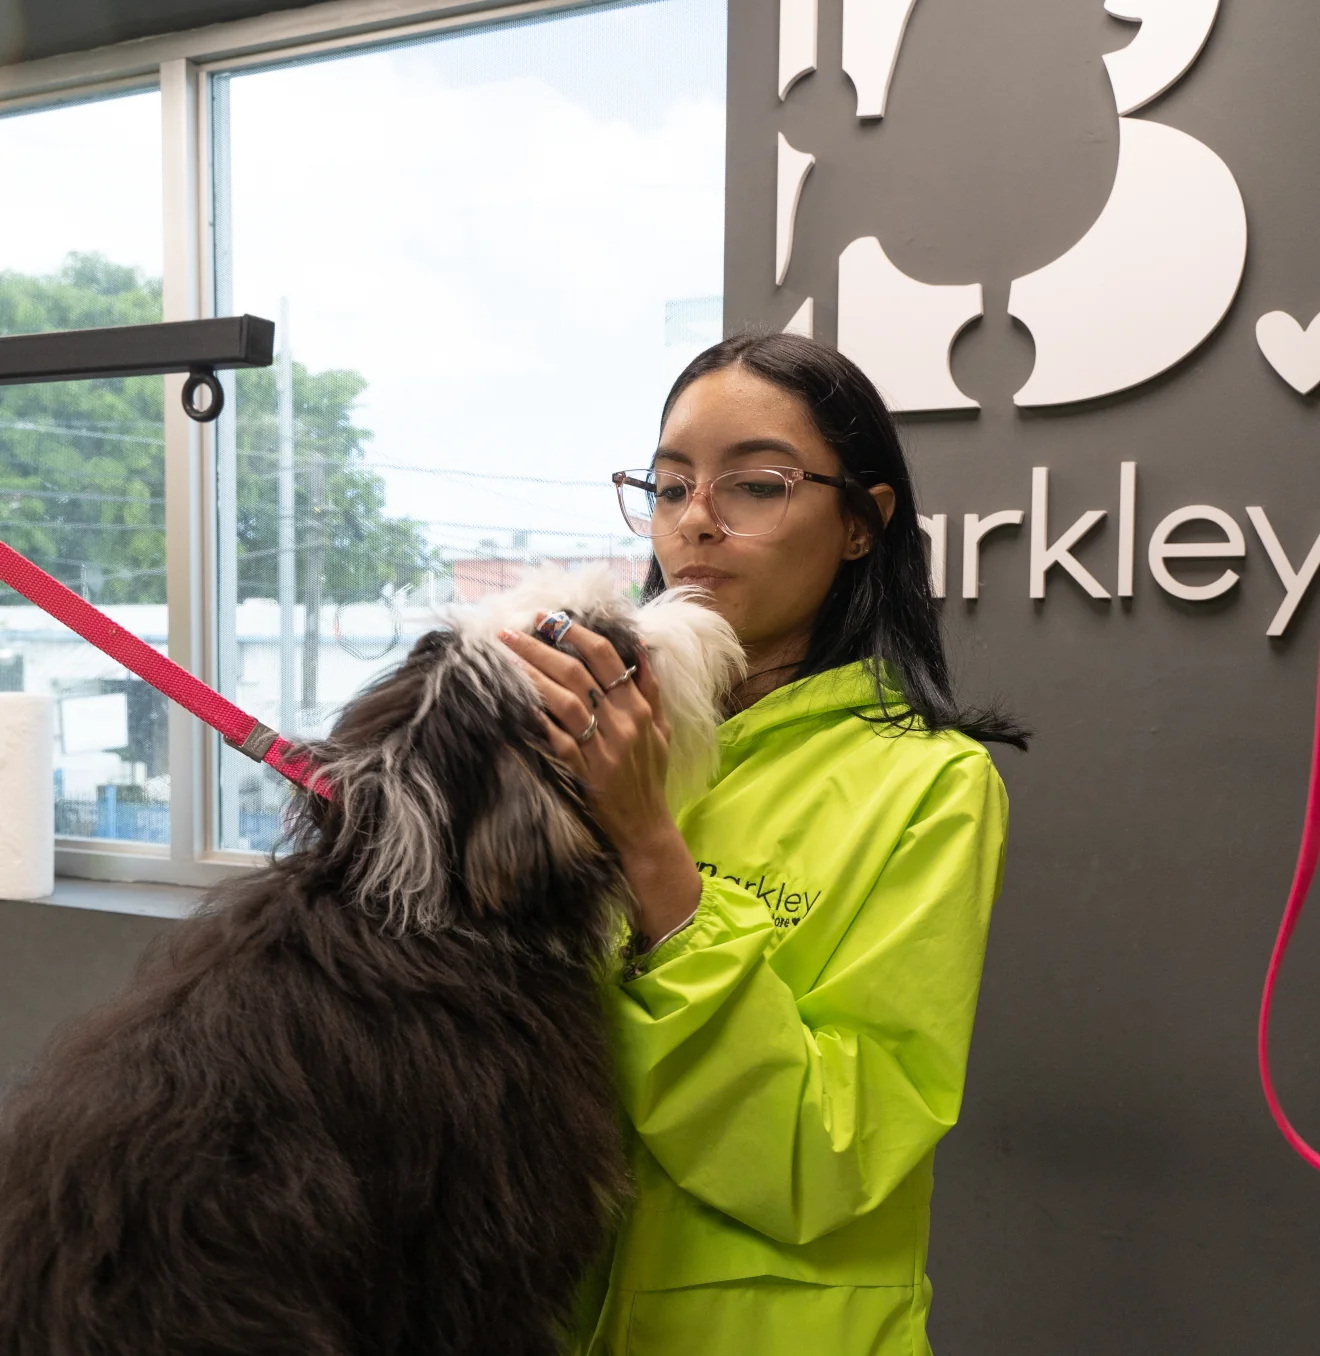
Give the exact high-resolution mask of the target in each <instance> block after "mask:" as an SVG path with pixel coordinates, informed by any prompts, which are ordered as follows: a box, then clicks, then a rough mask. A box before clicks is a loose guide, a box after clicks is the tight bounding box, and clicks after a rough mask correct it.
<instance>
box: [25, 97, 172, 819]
mask: <svg viewBox="0 0 1320 1356" xmlns="http://www.w3.org/2000/svg"><path fill="white" fill-rule="evenodd" d="M160 164H161V108H160V95H159V93H158V92H157V91H155V90H152V91H150V92H145V93H141V92H140V93H133V94H130V95H126V96H121V97H118V98H113V99H103V100H99V101H96V102H89V103H81V104H75V105H71V106H64V107H60V108H55V109H43V110H40V111H36V112H28V113H16V114H12V115H10V116H7V117H4V118H0V177H2V178H3V180H4V182H5V183H6V184H8V185H21V193H17V194H15V195H14V196H12V197H10V198H9V200H8V202H7V203H6V205H5V208H4V210H3V212H0V265H2V266H3V271H0V333H5V334H15V333H30V332H32V331H36V330H49V329H84V328H89V327H93V326H101V325H127V324H145V323H148V322H151V321H158V320H159V319H160V318H161V274H162V247H161V226H162V209H161V173H160ZM163 389H164V383H163V381H162V379H161V378H159V377H140V378H135V379H132V380H118V381H96V382H65V383H50V384H45V385H27V386H0V537H2V538H3V539H4V540H5V541H6V542H8V543H9V544H10V545H12V546H13V547H14V548H15V549H16V550H19V551H21V552H23V553H24V554H25V555H28V556H30V557H31V558H32V559H34V560H35V561H36V562H37V564H39V565H40V566H42V568H44V569H46V570H48V571H49V572H50V573H51V574H53V575H55V576H56V578H58V579H60V580H62V581H63V582H64V583H66V584H68V585H69V586H70V587H71V588H73V589H75V590H76V591H78V592H79V593H81V594H82V595H83V596H84V597H86V598H88V599H89V600H90V601H92V602H93V603H95V604H96V605H97V606H98V607H102V608H105V609H106V610H107V611H109V612H110V613H111V615H112V616H113V617H114V618H115V620H116V621H118V622H119V623H120V624H121V625H122V626H124V627H125V628H126V629H128V630H131V631H133V632H135V633H136V634H137V635H139V636H141V637H142V638H143V639H145V640H147V641H149V642H151V643H152V644H154V645H156V646H158V647H159V648H160V649H162V650H163V649H164V647H165V637H166V608H165V527H164V523H165V516H164V451H163V449H164V441H163V404H162V401H163ZM0 690H3V691H24V690H26V691H29V692H48V693H50V694H51V697H52V699H53V702H54V706H55V729H56V737H55V786H54V788H53V793H54V795H55V820H56V832H57V833H58V834H63V835H69V836H74V837H92V838H109V839H130V840H136V841H139V842H143V843H156V844H163V843H166V842H168V839H169V796H170V776H169V764H168V753H169V750H168V742H167V733H166V703H165V699H164V698H163V697H162V696H161V695H160V694H159V693H157V692H155V691H154V690H153V689H151V688H149V687H148V686H147V685H146V684H145V683H142V682H140V681H138V680H137V679H135V678H132V677H131V675H126V674H125V671H124V670H123V669H122V668H121V667H120V666H119V665H117V664H115V663H114V662H113V661H112V660H110V659H108V658H106V657H105V656H104V655H102V654H101V653H100V651H98V650H96V649H95V648H93V647H92V646H90V645H88V644H86V643H85V642H84V641H82V640H81V639H79V638H78V637H77V636H76V635H74V633H73V632H71V631H69V630H67V629H66V628H65V627H64V626H62V625H61V624H60V623H58V622H56V621H54V620H53V619H51V618H50V617H48V616H47V615H46V614H45V613H44V612H41V611H40V610H39V609H37V608H35V607H32V606H30V605H28V603H27V602H26V600H25V599H23V598H22V597H20V596H19V595H18V594H16V593H14V592H13V591H12V590H11V589H9V588H7V587H6V586H5V585H3V584H0Z"/></svg>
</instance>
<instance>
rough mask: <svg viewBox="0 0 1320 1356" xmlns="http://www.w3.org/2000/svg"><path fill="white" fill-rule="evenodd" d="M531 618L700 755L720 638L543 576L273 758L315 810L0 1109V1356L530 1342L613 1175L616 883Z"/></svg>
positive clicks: (453, 1350) (564, 1282)
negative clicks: (615, 663)
mask: <svg viewBox="0 0 1320 1356" xmlns="http://www.w3.org/2000/svg"><path fill="white" fill-rule="evenodd" d="M538 605H541V606H545V607H567V608H568V609H569V610H570V611H571V612H572V614H573V615H574V616H575V617H576V618H577V619H578V620H580V621H581V622H582V623H583V624H585V625H588V626H590V627H591V628H592V629H594V630H598V631H600V632H601V633H603V634H605V635H606V636H607V637H608V638H609V639H610V640H611V641H612V642H613V643H614V644H615V646H616V648H617V649H618V650H619V652H620V654H621V656H622V657H623V659H624V661H625V663H630V662H632V660H633V658H634V656H635V653H636V648H637V642H638V640H639V639H643V640H644V641H645V643H646V646H647V652H648V654H650V655H651V656H652V657H653V659H654V662H655V666H656V669H657V671H658V673H659V676H660V680H661V684H662V690H663V691H664V693H665V697H666V702H667V712H668V715H669V717H670V719H671V721H672V723H673V726H674V738H673V749H674V764H675V777H676V779H677V782H684V781H686V783H687V784H688V785H689V786H690V785H691V784H692V782H693V780H694V779H697V780H699V779H700V778H702V777H703V776H705V775H706V774H707V772H708V770H709V767H708V763H709V758H710V756H711V751H712V749H713V732H714V724H715V721H716V718H717V711H718V706H717V703H718V702H719V700H720V697H721V695H722V693H723V692H724V691H725V690H726V689H727V687H728V685H729V684H730V683H731V682H732V681H733V679H734V677H735V676H736V671H737V667H738V663H739V660H740V657H741V655H740V651H739V650H738V646H737V642H736V640H735V639H734V638H733V636H732V633H731V632H730V631H729V630H728V628H727V627H726V626H725V625H724V623H723V622H721V621H720V620H719V619H718V618H717V617H715V615H714V614H713V613H711V612H710V611H708V610H706V609H705V608H702V607H700V606H699V605H697V604H696V603H694V602H692V601H690V600H684V599H681V598H680V599H677V600H671V601H667V602H661V603H657V604H651V605H649V606H648V607H646V608H643V609H639V610H635V609H633V608H631V607H630V606H628V605H626V604H625V603H623V602H622V601H621V600H619V599H617V598H614V597H612V596H611V594H610V591H609V589H608V585H607V581H606V580H605V579H603V578H602V577H601V576H600V575H585V576H577V575H573V576H566V575H561V576H558V577H542V578H540V579H538V580H536V581H535V582H534V583H533V584H532V585H531V586H530V587H529V588H528V589H525V590H523V591H521V592H520V593H519V594H518V595H515V596H513V597H511V598H507V599H505V600H502V601H501V602H500V603H499V605H498V606H496V607H493V608H489V609H485V610H484V611H477V612H475V613H473V614H472V615H470V616H457V617H454V618H452V619H451V620H450V622H449V624H448V625H447V626H445V627H444V628H442V629H438V630H434V631H431V632H429V633H428V634H426V635H424V636H422V637H421V639H419V640H418V641H417V643H416V644H415V645H414V647H413V649H412V651H411V653H410V654H409V656H408V658H407V659H406V660H405V661H404V663H403V664H402V665H401V666H400V667H399V668H398V669H397V670H396V671H395V672H393V673H391V674H389V675H388V676H387V677H385V678H383V679H381V680H380V681H378V682H376V683H375V684H374V685H373V686H372V687H370V688H369V689H367V690H366V691H365V692H363V693H362V694H361V695H360V696H358V697H357V698H356V699H355V700H353V701H352V702H351V703H350V704H349V705H348V706H347V707H346V708H345V710H344V712H343V714H342V716H341V718H340V720H339V721H338V723H337V724H336V725H335V727H334V729H333V731H332V732H331V733H330V735H329V736H328V738H326V739H325V740H324V741H318V742H315V743H309V744H306V745H303V746H300V747H301V750H302V751H304V752H305V753H306V754H307V755H308V756H311V757H312V758H314V759H315V760H316V761H317V762H318V763H320V764H322V765H323V775H324V776H325V777H326V779H327V780H328V781H329V782H330V783H331V785H332V786H333V788H334V797H333V799H328V800H327V799H322V798H320V797H317V796H314V795H309V794H303V795H301V796H300V797H299V798H298V800H297V801H296V803H295V807H294V812H293V818H292V820H291V829H290V835H291V843H290V846H291V849H292V850H291V851H290V852H289V853H288V854H287V855H284V856H282V857H280V858H278V859H272V861H271V863H270V864H269V865H267V866H266V867H264V868H262V869H261V870H259V871H256V872H254V873H252V874H250V875H247V876H244V877H242V878H239V879H238V880H236V881H234V882H231V883H229V884H227V885H225V886H223V887H220V888H219V889H217V890H215V891H213V892H212V893H211V894H210V896H209V897H208V900H207V902H206V904H205V906H204V908H203V909H202V911H201V912H200V913H199V915H198V916H196V917H194V918H193V919H191V920H189V921H188V922H186V923H185V924H183V925H182V926H181V927H179V928H178V929H177V930H176V931H175V932H174V933H173V934H172V935H171V936H169V937H168V938H167V939H166V940H165V942H164V943H162V944H160V945H158V946H156V947H155V948H154V949H153V950H152V951H150V952H149V954H148V956H147V957H146V958H145V960H144V962H143V964H142V966H141V967H140V970H139V973H138V975H137V977H136V979H135V981H134V982H133V984H132V985H131V986H130V987H129V989H128V990H127V991H126V992H125V993H124V994H123V996H121V997H120V998H119V999H118V1000H117V1001H115V1002H112V1003H110V1004H109V1005H107V1006H105V1007H103V1008H101V1009H99V1010H97V1011H95V1012H93V1013H92V1014H91V1015H90V1016H88V1017H86V1018H84V1019H82V1020H81V1021H79V1022H78V1023H77V1024H75V1025H73V1026H72V1027H71V1028H69V1029H68V1030H66V1031H65V1032H63V1033H62V1034H61V1035H60V1036H59V1038H58V1039H57V1040H56V1041H55V1042H54V1043H53V1045H52V1047H51V1049H50V1050H49V1051H48V1052H47V1054H46V1056H45V1058H44V1062H43V1063H42V1064H41V1065H40V1066H39V1067H38V1069H37V1071H36V1072H35V1074H34V1075H32V1076H31V1077H30V1078H29V1080H28V1081H27V1082H26V1084H25V1085H23V1086H22V1087H20V1089H19V1090H18V1091H17V1092H16V1093H15V1094H14V1095H13V1096H12V1097H11V1099H10V1100H9V1102H8V1103H7V1105H6V1106H5V1108H4V1111H3V1115H2V1116H0V1353H2V1356H239V1354H240V1353H242V1354H243V1356H255V1353H261V1356H286V1354H287V1356H350V1354H351V1356H376V1354H377V1353H379V1356H386V1354H387V1353H388V1354H390V1356H440V1353H445V1356H460V1354H461V1353H477V1352H482V1353H510V1354H514V1353H519V1354H520V1353H529V1354H530V1353H549V1352H551V1351H553V1350H554V1349H555V1348H556V1345H557V1340H558V1335H559V1334H560V1332H561V1331H562V1327H563V1324H564V1323H565V1322H566V1320H567V1316H568V1313H569V1309H570V1306H571V1302H572V1298H573V1294H574V1291H575V1287H576V1285H577V1283H578V1281H579V1279H580V1277H581V1275H582V1273H583V1271H584V1269H585V1268H586V1267H587V1266H588V1265H589V1264H590V1263H591V1262H592V1260H593V1259H594V1258H595V1257H597V1256H598V1255H599V1254H600V1253H601V1251H602V1249H603V1248H604V1246H605V1245H606V1242H607V1237H608V1229H609V1224H610V1220H611V1217H612V1214H613V1212H614V1210H615V1208H616V1207H617V1205H618V1204H619V1203H620V1201H621V1200H622V1199H623V1197H624V1194H625V1191H626V1182H625V1173H624V1167H623V1162H622V1158H621V1154H620V1147H619V1137H618V1122H617V1113H616V1111H615V1108H614V1105H613V1099H612V1093H611V1079H610V1061H609V1056H608V1050H607V1043H606V1039H605V1035H604V1032H603V1025H602V1021H601V1014H600V1008H599V1000H598V992H599V990H598V986H599V983H600V981H601V977H602V971H603V969H604V963H605V961H606V957H607V955H608V953H609V951H610V950H611V949H612V947H613V946H614V944H615V939H616V937H617V936H618V913H617V909H618V908H619V907H620V906H621V905H622V904H624V903H625V902H626V886H625V885H624V883H623V881H622V878H621V875H620V871H619V865H618V858H617V855H616V853H615V852H614V850H613V848H612V847H611V846H610V844H609V843H608V842H607V841H606V839H605V838H604V836H603V834H602V833H601V831H600V829H599V827H598V826H597V825H596V823H595V822H594V821H593V819H592V816H591V814H590V812H589V810H588V808H587V804H586V801H585V798H584V792H583V788H582V786H581V785H580V784H579V783H578V781H577V780H576V778H575V777H574V776H573V775H571V774H570V772H569V771H568V770H567V769H566V768H565V767H564V765H562V764H561V763H560V762H558V761H557V760H556V759H555V758H554V757H553V756H552V754H551V753H550V750H549V746H548V743H547V741H546V739H545V736H544V732H543V729H542V726H541V723H540V715H539V711H540V708H539V704H538V701H537V697H536V693H535V689H534V688H533V686H532V684H531V683H530V681H529V680H528V679H527V678H526V676H525V675H524V674H523V673H522V672H521V671H520V670H519V669H518V668H517V666H516V665H514V664H513V663H512V662H511V661H510V658H509V655H508V652H507V650H506V649H505V648H504V647H502V646H501V645H500V644H499V643H498V641H497V640H496V639H495V637H494V632H495V630H496V629H497V628H498V627H499V626H502V625H511V626H517V627H520V628H521V629H524V630H531V622H532V618H533V614H534V613H535V611H536V609H537V606H538ZM567 639H568V640H569V641H571V639H572V633H571V631H570V633H569V636H568V637H567ZM676 794H677V792H676Z"/></svg>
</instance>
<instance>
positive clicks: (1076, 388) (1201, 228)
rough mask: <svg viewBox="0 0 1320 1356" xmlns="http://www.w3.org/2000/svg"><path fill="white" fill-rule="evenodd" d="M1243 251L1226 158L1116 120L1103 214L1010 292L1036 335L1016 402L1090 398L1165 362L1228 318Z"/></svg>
mask: <svg viewBox="0 0 1320 1356" xmlns="http://www.w3.org/2000/svg"><path fill="white" fill-rule="evenodd" d="M1246 258H1247V214H1246V208H1245V207H1244V206H1243V203H1242V195H1241V193H1240V192H1239V191H1238V186H1237V181H1236V180H1235V179H1234V178H1233V175H1232V172H1231V171H1230V170H1229V168H1228V166H1227V165H1225V164H1224V162H1223V161H1222V160H1221V159H1220V158H1219V157H1218V156H1217V155H1216V154H1215V153H1214V152H1213V151H1212V150H1211V149H1210V148H1209V147H1208V146H1205V145H1203V144H1202V143H1201V142H1199V141H1197V140H1196V139H1195V138H1194V137H1189V136H1188V135H1187V134H1186V133H1185V132H1180V131H1178V130H1177V129H1176V128H1173V127H1165V126H1164V125H1163V124H1162V123H1157V122H1142V121H1139V120H1137V119H1134V118H1121V119H1120V120H1119V151H1118V172H1117V174H1116V175H1115V178H1114V187H1113V189H1112V191H1111V192H1110V195H1109V201H1108V202H1107V203H1106V204H1105V207H1104V210H1103V212H1101V214H1100V216H1099V218H1098V219H1097V220H1096V222H1095V224H1094V225H1093V226H1092V227H1091V229H1090V230H1089V231H1088V232H1087V233H1086V235H1084V236H1083V237H1082V239H1081V240H1079V241H1078V242H1077V244H1075V245H1074V246H1073V247H1072V249H1070V250H1069V251H1068V252H1067V253H1066V254H1064V255H1063V256H1062V257H1061V258H1059V259H1056V260H1055V261H1054V262H1053V263H1052V264H1046V265H1045V267H1044V268H1042V269H1039V270H1037V272H1035V273H1030V274H1028V275H1027V276H1026V277H1024V278H1018V279H1017V280H1016V281H1015V282H1014V283H1013V286H1012V289H1011V290H1010V292H1009V299H1008V311H1009V314H1010V315H1012V316H1015V317H1016V318H1017V319H1018V320H1020V321H1021V322H1022V323H1023V324H1024V325H1025V326H1026V327H1027V328H1028V329H1029V330H1030V331H1031V337H1032V338H1033V339H1034V340H1035V342H1036V365H1035V368H1034V369H1033V370H1032V373H1031V377H1030V379H1029V380H1028V381H1027V384H1026V385H1025V386H1023V388H1022V389H1021V390H1020V391H1019V392H1018V393H1017V395H1016V396H1015V397H1014V399H1015V401H1016V403H1017V404H1018V405H1063V404H1068V403H1070V402H1073V401H1078V400H1090V399H1094V398H1095V397H1097V396H1102V395H1111V394H1113V393H1114V392H1116V391H1125V390H1127V389H1129V388H1130V387H1133V386H1137V385H1140V383H1142V382H1144V381H1149V380H1150V379H1151V378H1152V377H1156V376H1158V375H1159V374H1160V373H1161V372H1165V371H1167V370H1168V369H1169V368H1170V367H1172V366H1174V364H1175V363H1178V362H1180V361H1181V360H1182V359H1183V358H1185V357H1186V356H1187V355H1188V354H1189V353H1191V352H1192V350H1193V349H1195V348H1196V347H1197V346H1198V345H1199V344H1200V343H1201V342H1202V341H1203V340H1205V339H1206V337H1207V336H1208V335H1209V334H1210V333H1211V332H1212V331H1213V330H1214V329H1215V327H1216V326H1217V325H1218V324H1219V322H1220V321H1221V320H1222V319H1223V318H1224V315H1225V314H1226V313H1227V311H1228V308H1229V306H1231V305H1232V302H1233V298H1234V297H1235V296H1236V295H1237V290H1238V285H1239V284H1240V283H1241V281H1242V270H1243V268H1244V266H1245V264H1246Z"/></svg>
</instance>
